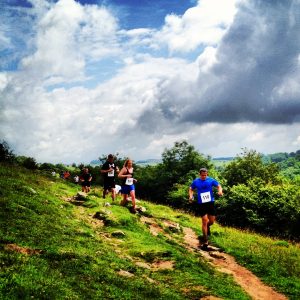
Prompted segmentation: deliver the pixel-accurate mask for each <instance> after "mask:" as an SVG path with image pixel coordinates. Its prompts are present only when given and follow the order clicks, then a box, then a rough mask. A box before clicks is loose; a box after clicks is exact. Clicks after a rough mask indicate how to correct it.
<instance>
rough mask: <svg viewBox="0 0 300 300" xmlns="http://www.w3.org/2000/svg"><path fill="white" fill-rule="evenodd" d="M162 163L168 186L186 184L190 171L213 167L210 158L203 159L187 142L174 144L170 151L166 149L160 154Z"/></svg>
mask: <svg viewBox="0 0 300 300" xmlns="http://www.w3.org/2000/svg"><path fill="white" fill-rule="evenodd" d="M162 161H163V162H162V165H163V168H164V172H165V173H166V174H168V177H169V184H170V185H173V184H175V183H184V182H186V177H187V174H188V173H189V172H190V171H193V170H197V171H199V169H200V167H205V168H208V169H210V168H212V167H213V165H212V163H211V161H210V157H204V156H203V155H202V154H200V153H199V152H198V151H196V150H195V147H194V146H192V145H189V144H188V143H187V141H181V142H175V144H174V146H173V147H172V148H171V149H166V150H165V151H164V152H163V154H162Z"/></svg>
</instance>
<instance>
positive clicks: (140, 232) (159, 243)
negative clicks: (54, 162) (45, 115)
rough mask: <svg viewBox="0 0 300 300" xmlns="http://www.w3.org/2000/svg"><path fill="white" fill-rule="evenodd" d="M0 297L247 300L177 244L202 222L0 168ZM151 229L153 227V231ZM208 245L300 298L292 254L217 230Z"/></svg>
mask: <svg viewBox="0 0 300 300" xmlns="http://www.w3.org/2000/svg"><path fill="white" fill-rule="evenodd" d="M0 187H1V188H0V222H1V223H0V225H1V226H0V271H1V272H0V299H33V298H35V299H168V300H169V299H200V298H202V297H205V296H209V295H213V296H216V297H219V298H222V299H250V297H249V296H248V295H247V294H246V293H245V292H244V291H243V290H242V288H241V287H240V286H239V285H238V284H237V283H236V282H235V281H234V280H233V277H232V276H231V275H229V274H224V273H221V272H219V271H217V270H216V269H215V268H214V267H213V266H211V264H209V263H208V261H207V260H206V259H205V258H204V257H203V255H202V254H201V253H200V252H199V251H189V250H188V249H187V247H186V246H185V244H184V233H183V232H184V230H183V229H184V228H191V229H193V231H195V233H196V234H200V221H199V218H195V217H194V216H192V215H188V214H185V213H183V212H181V211H176V210H173V209H171V208H169V207H166V206H161V205H155V204H152V203H149V202H145V201H141V202H139V203H138V205H140V206H142V207H144V208H145V209H146V211H145V212H143V213H140V214H138V215H133V214H130V212H129V210H128V208H126V207H121V206H120V205H119V201H117V202H116V203H113V204H112V205H109V204H111V200H110V199H102V198H101V195H102V190H101V188H93V189H92V191H91V193H90V194H89V196H88V198H87V199H86V200H85V201H77V200H75V199H74V195H76V193H77V192H78V191H79V189H80V188H79V186H76V185H75V184H72V183H68V182H65V181H63V180H61V179H54V178H51V177H50V176H49V177H48V176H47V175H42V174H41V173H39V172H32V171H28V170H26V169H23V168H20V167H16V166H11V165H9V166H6V165H1V164H0ZM151 224H152V225H153V226H154V227H155V226H156V228H157V229H158V230H157V232H156V233H155V234H154V233H153V232H152V233H151V230H150V229H151V228H152V227H153V226H152V227H151ZM213 230H214V232H213V236H212V242H213V243H214V244H215V245H218V246H219V247H221V248H222V249H224V250H225V251H226V252H227V253H229V254H231V255H233V256H235V257H236V259H237V261H238V262H239V263H240V264H241V265H244V266H246V267H247V268H249V269H251V270H252V271H253V272H254V273H256V274H257V275H258V276H259V277H260V278H261V279H262V280H263V281H264V282H266V283H267V284H268V285H270V286H273V287H275V288H276V289H277V290H278V291H281V292H282V293H284V294H285V295H287V296H288V297H289V298H290V299H299V298H300V279H299V278H300V249H299V245H293V244H291V243H289V242H288V241H278V240H274V239H270V238H267V237H262V236H259V235H256V234H252V233H250V232H242V231H238V230H236V229H231V228H225V227H221V226H218V225H215V226H214V228H213Z"/></svg>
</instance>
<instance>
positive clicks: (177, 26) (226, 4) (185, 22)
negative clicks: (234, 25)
mask: <svg viewBox="0 0 300 300" xmlns="http://www.w3.org/2000/svg"><path fill="white" fill-rule="evenodd" d="M235 4H236V0H229V1H218V0H201V1H200V0H199V1H198V4H197V6H195V7H192V8H189V9H188V10H187V11H186V12H185V13H184V14H183V15H182V16H178V15H174V14H171V15H167V16H166V18H165V25H164V26H163V28H162V30H160V31H159V32H157V34H156V35H155V40H156V41H158V42H159V43H162V44H167V46H168V48H169V49H170V51H171V52H176V51H179V52H189V51H193V50H195V49H197V48H198V47H199V46H200V45H206V46H207V45H216V44H217V43H218V42H219V41H220V39H221V38H222V37H223V35H224V33H225V32H226V30H227V27H228V25H230V24H231V22H232V19H233V17H234V15H235V13H236V8H235Z"/></svg>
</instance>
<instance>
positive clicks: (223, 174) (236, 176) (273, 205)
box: [0, 141, 300, 241]
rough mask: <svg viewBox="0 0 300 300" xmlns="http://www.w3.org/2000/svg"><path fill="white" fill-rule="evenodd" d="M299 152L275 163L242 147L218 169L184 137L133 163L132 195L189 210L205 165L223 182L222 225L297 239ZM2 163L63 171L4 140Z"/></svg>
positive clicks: (96, 174)
mask: <svg viewBox="0 0 300 300" xmlns="http://www.w3.org/2000/svg"><path fill="white" fill-rule="evenodd" d="M299 153H300V150H299V151H297V152H296V153H295V155H293V156H288V157H286V160H281V161H279V162H274V161H272V160H270V159H269V160H266V159H265V157H264V156H263V155H261V154H260V153H258V152H256V151H255V150H247V149H244V150H243V152H242V153H241V154H239V155H237V156H236V157H235V158H234V159H233V160H232V161H230V162H229V163H228V164H226V165H225V166H224V167H223V168H221V169H220V168H218V169H216V168H215V167H214V164H213V163H212V159H211V157H209V156H205V155H203V154H201V153H199V152H198V151H197V150H196V149H195V147H194V146H192V145H190V144H188V143H187V142H186V141H180V142H176V143H175V144H174V146H173V147H172V148H170V149H165V151H164V152H163V153H162V159H161V163H158V164H156V165H149V166H143V167H142V166H138V165H134V168H135V172H134V176H135V178H136V179H138V182H137V183H136V194H137V196H138V197H140V198H142V199H145V200H149V201H152V202H155V203H160V204H167V205H170V206H172V207H175V208H180V209H184V210H187V211H190V212H193V211H194V208H195V206H196V205H197V203H196V201H197V199H196V198H197V197H196V195H195V203H192V204H190V203H189V202H188V201H187V199H188V188H189V186H190V184H191V182H192V180H193V179H195V178H196V177H198V176H199V174H198V172H199V169H200V167H206V168H207V169H208V170H209V176H211V177H214V178H215V179H217V180H218V181H219V182H220V183H221V185H222V186H223V190H224V196H223V197H218V196H217V195H216V207H217V219H218V221H219V222H220V223H221V224H224V225H227V226H234V227H238V228H248V229H252V230H256V231H257V232H260V233H264V234H268V235H272V236H278V237H282V238H287V239H292V240H296V241H299V240H300V236H299V228H300V190H299V185H300V175H297V174H299V172H300V165H299ZM290 159H293V168H294V169H293V172H292V174H289V175H288V176H287V175H286V172H287V169H284V168H283V165H284V163H288V162H289V160H290ZM99 160H100V162H101V164H102V163H104V161H105V160H106V157H105V156H104V155H103V156H102V157H100V158H99ZM124 160H125V158H123V159H121V158H119V157H118V156H117V158H116V161H115V162H116V164H117V165H118V166H119V167H122V166H123V163H124ZM3 161H5V162H10V163H18V164H20V165H22V166H24V167H27V168H31V169H37V170H41V171H46V172H50V171H56V172H61V171H63V170H65V169H66V166H65V165H61V164H58V165H52V164H48V163H44V164H37V163H36V162H35V160H34V159H33V158H26V157H16V156H14V154H13V153H12V151H11V150H10V149H9V147H8V145H7V144H6V143H5V142H3V143H1V144H0V162H3ZM101 164H100V165H99V166H94V167H93V166H87V167H89V169H90V172H91V173H92V176H93V181H94V184H95V183H96V184H102V180H103V178H102V176H101V175H100V168H101ZM82 167H83V165H79V166H76V165H75V164H73V165H72V166H71V167H70V168H69V169H70V170H71V174H72V175H73V174H75V173H78V172H79V171H80V170H81V168H82ZM297 172H298V173H297ZM117 182H118V179H117ZM118 183H119V182H118Z"/></svg>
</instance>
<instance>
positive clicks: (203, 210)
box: [196, 202, 216, 217]
mask: <svg viewBox="0 0 300 300" xmlns="http://www.w3.org/2000/svg"><path fill="white" fill-rule="evenodd" d="M196 214H197V215H198V216H200V217H203V216H205V215H210V216H215V215H216V209H215V202H208V203H202V204H198V205H197V208H196Z"/></svg>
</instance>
